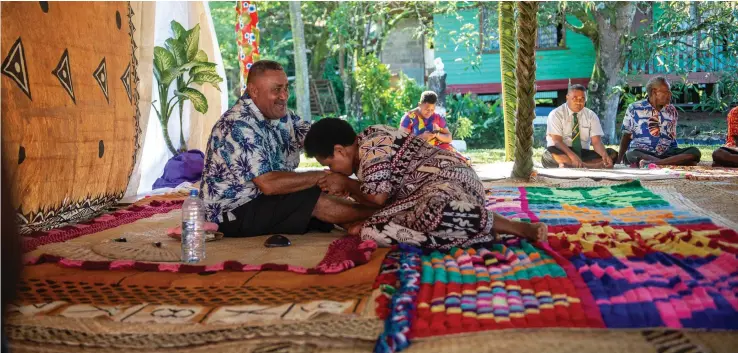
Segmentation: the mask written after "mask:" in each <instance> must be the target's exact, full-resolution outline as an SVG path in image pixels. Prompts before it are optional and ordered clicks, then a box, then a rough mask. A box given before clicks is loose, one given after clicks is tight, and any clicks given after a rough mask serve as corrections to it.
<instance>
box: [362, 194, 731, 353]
mask: <svg viewBox="0 0 738 353" xmlns="http://www.w3.org/2000/svg"><path fill="white" fill-rule="evenodd" d="M488 200H489V203H488V205H487V207H488V208H489V209H490V210H493V211H495V212H498V213H500V214H502V215H505V216H507V217H509V218H514V219H519V220H524V221H532V222H545V223H547V224H548V226H549V242H548V243H547V244H529V243H527V242H525V241H518V240H516V239H510V240H508V241H506V242H505V243H503V244H494V245H489V246H487V247H483V248H478V249H452V250H451V251H449V252H447V253H441V252H437V251H435V252H432V253H424V252H423V251H422V250H421V249H418V248H415V247H411V246H404V245H402V246H399V247H396V248H395V249H393V251H392V252H391V253H389V254H388V256H387V257H386V259H385V261H384V264H383V266H382V269H381V272H380V275H379V276H378V277H377V282H376V286H377V287H380V288H381V292H382V295H380V296H379V297H378V298H377V314H378V315H379V316H380V317H382V318H384V319H385V330H384V332H383V334H382V335H381V336H380V338H379V340H378V342H377V346H376V351H378V352H392V351H400V350H402V349H404V348H406V347H408V345H409V344H410V342H412V340H413V339H418V338H423V337H429V336H438V335H447V334H455V333H465V332H475V331H480V330H494V329H506V328H540V327H580V328H671V329H681V328H695V329H729V330H738V298H737V297H736V296H737V295H738V258H737V257H736V255H737V254H738V233H736V231H735V230H733V229H727V228H723V227H721V226H718V225H716V224H714V223H713V222H712V221H711V220H710V219H709V218H707V217H705V216H702V215H698V214H697V213H694V212H691V211H690V210H687V209H677V208H676V207H673V206H671V205H670V204H669V203H668V202H667V201H665V200H664V198H663V197H661V196H660V195H658V194H656V193H654V192H651V191H650V190H648V189H646V188H644V187H642V186H641V185H640V183H639V182H632V183H627V184H622V185H616V186H606V187H578V188H547V187H495V188H492V189H491V190H490V193H489V195H488Z"/></svg>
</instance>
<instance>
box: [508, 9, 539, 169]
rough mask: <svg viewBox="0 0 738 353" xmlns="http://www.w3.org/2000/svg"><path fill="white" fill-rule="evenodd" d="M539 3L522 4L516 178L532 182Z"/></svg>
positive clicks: (519, 39)
mask: <svg viewBox="0 0 738 353" xmlns="http://www.w3.org/2000/svg"><path fill="white" fill-rule="evenodd" d="M537 13H538V2H535V1H521V2H518V33H517V37H518V65H517V71H516V75H517V78H518V87H517V96H518V121H517V123H516V125H515V131H516V135H517V136H516V146H515V165H514V166H513V177H515V178H521V179H525V180H529V179H530V176H531V174H532V173H533V119H535V117H536V112H535V110H536V101H535V95H536V37H537V36H538V19H537V18H536V15H537Z"/></svg>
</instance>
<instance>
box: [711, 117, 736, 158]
mask: <svg viewBox="0 0 738 353" xmlns="http://www.w3.org/2000/svg"><path fill="white" fill-rule="evenodd" d="M736 143H738V107H735V108H733V109H732V110H731V111H730V113H728V133H727V136H726V139H725V146H723V147H720V148H718V149H717V150H716V151H715V152H713V153H712V162H713V165H714V166H719V167H728V168H738V145H736Z"/></svg>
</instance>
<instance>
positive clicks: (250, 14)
mask: <svg viewBox="0 0 738 353" xmlns="http://www.w3.org/2000/svg"><path fill="white" fill-rule="evenodd" d="M236 43H237V46H238V63H239V67H240V68H241V75H240V78H241V94H243V92H245V91H246V79H247V78H248V76H249V70H250V69H251V65H253V63H255V62H257V61H259V56H260V54H259V16H258V14H257V13H256V4H254V2H251V1H239V2H238V3H236Z"/></svg>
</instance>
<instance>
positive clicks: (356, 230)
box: [346, 222, 364, 236]
mask: <svg viewBox="0 0 738 353" xmlns="http://www.w3.org/2000/svg"><path fill="white" fill-rule="evenodd" d="M363 225H364V222H357V223H353V224H350V225H349V226H348V229H346V230H347V231H348V233H349V235H353V236H359V235H361V227H362V226H363Z"/></svg>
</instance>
